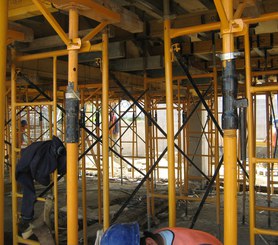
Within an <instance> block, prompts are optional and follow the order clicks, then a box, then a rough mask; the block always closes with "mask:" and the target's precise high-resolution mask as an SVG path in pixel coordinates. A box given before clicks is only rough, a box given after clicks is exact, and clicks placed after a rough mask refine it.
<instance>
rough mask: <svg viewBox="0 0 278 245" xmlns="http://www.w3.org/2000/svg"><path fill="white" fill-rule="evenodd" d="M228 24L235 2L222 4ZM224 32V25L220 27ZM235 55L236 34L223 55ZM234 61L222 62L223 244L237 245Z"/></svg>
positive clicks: (228, 40)
mask: <svg viewBox="0 0 278 245" xmlns="http://www.w3.org/2000/svg"><path fill="white" fill-rule="evenodd" d="M222 3H223V7H224V9H225V12H226V15H227V18H228V20H229V21H231V20H232V18H233V1H230V0H223V1H222ZM221 25H222V26H221V27H222V28H223V26H224V23H221ZM233 52H234V36H233V33H229V32H225V33H223V55H225V54H231V53H233ZM234 72H235V62H234V60H233V59H225V60H223V89H222V90H223V116H222V123H223V125H222V127H223V129H224V164H225V165H224V166H225V169H224V186H225V190H224V243H225V245H236V244H237V135H236V129H237V112H236V107H235V104H234V101H235V99H236V96H237V79H236V78H235V75H234Z"/></svg>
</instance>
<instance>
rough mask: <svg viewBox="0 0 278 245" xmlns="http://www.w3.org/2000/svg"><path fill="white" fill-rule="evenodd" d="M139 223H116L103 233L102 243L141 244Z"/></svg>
mask: <svg viewBox="0 0 278 245" xmlns="http://www.w3.org/2000/svg"><path fill="white" fill-rule="evenodd" d="M139 244H140V231H139V225H138V223H127V224H115V225H112V226H111V227H109V228H108V230H107V231H106V232H105V233H104V234H103V236H102V238H101V241H100V245H139Z"/></svg>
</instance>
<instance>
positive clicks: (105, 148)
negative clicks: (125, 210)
mask: <svg viewBox="0 0 278 245" xmlns="http://www.w3.org/2000/svg"><path fill="white" fill-rule="evenodd" d="M108 65H109V60H108V35H107V29H106V30H105V32H103V34H102V115H101V116H102V135H103V142H102V156H103V229H104V231H105V230H107V229H108V228H109V225H110V220H109V210H110V209H109V207H110V197H109V121H108V116H109V112H108V101H109V94H108V92H109V66H108Z"/></svg>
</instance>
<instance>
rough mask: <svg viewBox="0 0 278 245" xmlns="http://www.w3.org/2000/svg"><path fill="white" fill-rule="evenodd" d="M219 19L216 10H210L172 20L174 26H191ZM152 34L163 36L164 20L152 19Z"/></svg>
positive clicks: (153, 35)
mask: <svg viewBox="0 0 278 245" xmlns="http://www.w3.org/2000/svg"><path fill="white" fill-rule="evenodd" d="M218 20H219V17H218V14H217V12H216V10H209V11H206V12H202V13H197V14H186V15H181V16H178V17H177V18H176V19H173V20H172V21H171V26H172V28H184V27H189V26H196V25H201V24H207V23H212V22H216V21H218ZM150 36H151V37H162V36H163V22H162V20H153V21H150Z"/></svg>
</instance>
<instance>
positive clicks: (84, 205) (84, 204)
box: [81, 89, 99, 245]
mask: <svg viewBox="0 0 278 245" xmlns="http://www.w3.org/2000/svg"><path fill="white" fill-rule="evenodd" d="M81 108H83V112H82V114H83V115H82V117H81V118H82V120H83V122H82V123H84V126H85V115H86V111H85V102H84V90H83V89H82V90H81ZM85 140H86V136H85V130H84V128H82V129H81V152H84V151H85ZM81 161H82V211H83V244H84V245H87V244H88V240H87V185H86V159H85V156H83V157H82V160H81ZM98 176H99V175H98Z"/></svg>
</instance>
